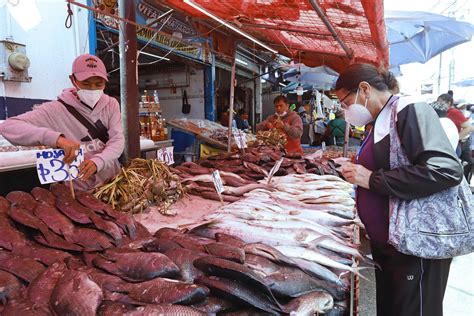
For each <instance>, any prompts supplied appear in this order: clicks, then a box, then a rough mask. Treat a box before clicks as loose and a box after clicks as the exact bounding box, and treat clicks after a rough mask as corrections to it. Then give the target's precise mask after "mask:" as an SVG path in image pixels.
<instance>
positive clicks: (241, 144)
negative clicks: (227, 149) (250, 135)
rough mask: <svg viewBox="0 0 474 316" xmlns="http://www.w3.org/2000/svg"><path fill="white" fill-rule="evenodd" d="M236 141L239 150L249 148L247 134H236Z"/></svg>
mask: <svg viewBox="0 0 474 316" xmlns="http://www.w3.org/2000/svg"><path fill="white" fill-rule="evenodd" d="M234 139H235V143H236V144H237V147H238V148H239V149H244V148H247V136H246V135H245V133H241V132H240V131H239V132H238V133H234Z"/></svg>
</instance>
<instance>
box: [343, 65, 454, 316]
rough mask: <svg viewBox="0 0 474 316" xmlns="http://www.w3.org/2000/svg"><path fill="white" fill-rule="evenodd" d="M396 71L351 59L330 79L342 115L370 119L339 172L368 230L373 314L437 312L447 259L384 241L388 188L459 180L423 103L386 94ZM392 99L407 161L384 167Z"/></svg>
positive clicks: (427, 187) (406, 192) (418, 190)
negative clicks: (352, 159)
mask: <svg viewBox="0 0 474 316" xmlns="http://www.w3.org/2000/svg"><path fill="white" fill-rule="evenodd" d="M397 92H398V83H397V80H396V79H395V77H394V76H393V75H392V74H391V73H390V72H386V71H381V70H379V69H377V68H376V67H374V66H372V65H369V64H353V65H350V66H349V67H348V68H347V69H346V70H345V71H344V72H343V73H342V74H341V76H340V77H339V79H338V81H337V83H336V95H337V96H338V98H339V100H340V102H341V104H342V106H343V108H344V109H345V118H346V121H348V122H349V123H351V124H353V125H356V126H362V125H366V124H368V123H371V122H373V124H374V127H373V128H372V130H371V132H370V133H369V135H368V137H367V138H366V140H365V141H364V144H363V145H362V148H361V150H360V153H359V155H358V159H357V162H356V163H355V164H353V163H347V164H344V166H343V168H342V173H343V175H344V177H345V178H346V179H347V181H349V182H351V183H353V184H355V185H357V208H358V212H359V216H360V218H361V220H362V221H363V223H364V224H365V227H366V230H367V233H368V235H369V237H370V243H371V249H372V255H373V258H374V260H375V261H376V262H378V263H379V264H380V266H381V269H380V270H376V290H377V314H378V315H381V316H390V315H393V316H399V315H420V316H428V315H429V316H437V315H442V314H443V296H444V291H445V288H446V282H447V280H448V273H449V267H450V264H451V259H443V260H428V259H422V258H418V257H414V256H410V255H405V254H402V253H400V252H398V251H397V250H396V249H395V248H394V247H393V246H391V245H390V244H388V242H387V241H388V228H389V227H388V226H389V196H395V197H398V198H400V199H405V200H410V199H414V198H420V197H426V196H429V195H432V194H433V193H436V192H439V191H442V190H445V189H447V188H449V187H452V186H455V185H457V184H459V183H460V182H461V180H462V176H463V170H462V167H461V164H460V163H459V161H458V159H457V158H456V155H455V153H454V151H453V148H452V147H451V144H450V142H449V140H448V138H447V136H446V134H445V133H444V131H443V128H442V127H441V124H440V122H439V118H438V116H437V114H436V112H435V111H434V110H433V109H432V108H431V107H430V106H429V105H428V104H426V103H413V102H410V101H409V100H407V99H406V98H399V97H398V96H395V95H393V94H394V93H397ZM392 107H396V111H397V119H396V129H397V131H398V135H399V137H400V141H401V144H402V146H403V149H404V151H405V153H406V155H407V157H408V159H409V161H410V162H411V165H407V166H403V167H399V168H394V169H392V170H390V169H391V168H390V136H389V129H390V117H391V110H392Z"/></svg>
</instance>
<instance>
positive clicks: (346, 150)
mask: <svg viewBox="0 0 474 316" xmlns="http://www.w3.org/2000/svg"><path fill="white" fill-rule="evenodd" d="M350 130H351V125H350V124H349V123H347V122H346V130H345V132H344V147H343V148H342V156H343V157H348V156H349V155H348V153H349V132H350Z"/></svg>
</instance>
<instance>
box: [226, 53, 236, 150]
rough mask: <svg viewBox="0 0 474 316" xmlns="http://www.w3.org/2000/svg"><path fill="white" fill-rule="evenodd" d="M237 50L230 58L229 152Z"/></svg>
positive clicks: (229, 148) (229, 147) (228, 147)
mask: <svg viewBox="0 0 474 316" xmlns="http://www.w3.org/2000/svg"><path fill="white" fill-rule="evenodd" d="M236 53H237V50H235V51H234V58H233V60H232V74H231V77H230V102H229V140H228V143H227V152H229V153H230V150H231V148H232V147H231V144H232V122H233V121H234V90H235V55H236Z"/></svg>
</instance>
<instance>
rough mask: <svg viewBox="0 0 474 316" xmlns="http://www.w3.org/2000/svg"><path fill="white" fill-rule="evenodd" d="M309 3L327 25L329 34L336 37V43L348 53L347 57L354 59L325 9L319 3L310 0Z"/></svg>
mask: <svg viewBox="0 0 474 316" xmlns="http://www.w3.org/2000/svg"><path fill="white" fill-rule="evenodd" d="M309 2H310V3H311V6H312V7H313V8H314V10H315V11H316V13H317V14H318V16H319V18H320V19H321V21H323V23H324V25H326V28H327V29H328V30H329V32H331V35H332V36H333V37H334V39H335V40H336V42H338V43H339V45H340V46H341V48H342V49H343V50H344V52H345V53H346V56H347V57H348V58H350V59H352V57H353V55H354V54H353V51H352V49H350V48H349V46H347V44H346V43H344V41H343V40H342V39H341V37H340V36H339V34H338V33H337V30H336V29H335V28H334V26H333V25H332V24H331V21H329V19H328V18H327V16H326V13H324V11H323V9H321V7H320V6H319V4H318V1H317V0H309Z"/></svg>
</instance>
